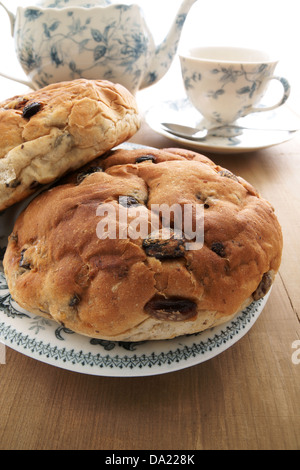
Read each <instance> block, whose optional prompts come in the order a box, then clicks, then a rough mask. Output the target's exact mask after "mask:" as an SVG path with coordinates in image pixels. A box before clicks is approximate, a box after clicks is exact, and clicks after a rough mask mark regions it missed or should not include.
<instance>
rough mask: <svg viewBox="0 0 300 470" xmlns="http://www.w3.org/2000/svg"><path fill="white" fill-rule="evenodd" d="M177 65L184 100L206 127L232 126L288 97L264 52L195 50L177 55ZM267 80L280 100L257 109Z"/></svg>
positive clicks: (285, 84)
mask: <svg viewBox="0 0 300 470" xmlns="http://www.w3.org/2000/svg"><path fill="white" fill-rule="evenodd" d="M180 62H181V69H182V76H183V80H184V86H185V90H186V93H187V96H188V98H189V100H190V102H191V103H192V104H193V105H194V107H195V108H196V109H197V110H198V111H199V112H200V113H201V114H202V116H203V117H204V123H203V124H205V126H206V127H211V126H215V125H223V124H224V125H226V124H230V123H231V124H232V123H234V122H235V121H236V120H237V119H238V118H240V117H242V116H246V115H247V114H250V113H256V112H262V111H270V110H272V109H275V108H278V107H279V106H281V105H283V104H284V103H285V102H286V100H287V99H288V97H289V94H290V84H289V83H288V81H287V79H286V78H283V77H279V76H275V75H274V71H275V68H276V65H277V63H278V60H276V59H274V58H273V57H271V56H270V54H268V53H267V52H263V51H259V50H255V49H245V48H238V47H199V48H194V49H191V50H190V51H189V52H188V53H187V54H185V55H183V54H181V55H180ZM271 80H279V82H280V83H281V84H282V86H283V96H282V98H281V99H280V101H278V102H277V103H275V104H274V105H272V106H263V105H262V104H260V105H259V103H261V101H262V98H263V96H264V95H265V93H266V91H267V89H268V85H269V83H270V81H271Z"/></svg>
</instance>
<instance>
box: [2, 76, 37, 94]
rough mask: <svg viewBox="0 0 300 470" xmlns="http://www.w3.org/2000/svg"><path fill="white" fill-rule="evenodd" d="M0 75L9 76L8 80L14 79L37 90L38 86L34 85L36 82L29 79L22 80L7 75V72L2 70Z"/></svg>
mask: <svg viewBox="0 0 300 470" xmlns="http://www.w3.org/2000/svg"><path fill="white" fill-rule="evenodd" d="M0 76H1V77H4V78H7V79H8V80H13V81H14V82H18V83H22V85H26V86H28V87H29V88H32V90H36V87H35V86H34V84H33V83H32V82H31V81H29V80H22V79H20V78H16V77H11V76H10V75H6V74H5V73H2V72H0Z"/></svg>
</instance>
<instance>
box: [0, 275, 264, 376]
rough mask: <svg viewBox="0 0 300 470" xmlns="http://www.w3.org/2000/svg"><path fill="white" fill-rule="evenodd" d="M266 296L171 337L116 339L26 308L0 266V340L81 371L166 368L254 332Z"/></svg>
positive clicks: (145, 372) (138, 372)
mask: <svg viewBox="0 0 300 470" xmlns="http://www.w3.org/2000/svg"><path fill="white" fill-rule="evenodd" d="M266 300H267V297H266V298H265V299H264V300H261V301H258V302H254V303H253V304H252V305H250V306H249V307H247V308H246V309H245V310H243V311H242V312H240V313H239V314H238V315H237V316H236V317H235V318H234V319H233V320H232V321H231V322H228V323H227V324H225V325H222V326H221V327H217V328H213V329H211V330H208V331H206V332H203V333H197V334H193V335H187V336H184V337H181V338H175V339H174V340H168V341H158V342H157V341H156V342H155V341H149V342H135V343H126V342H116V341H107V340H100V339H92V338H87V337H84V336H81V335H78V334H76V333H74V332H72V331H70V330H68V329H66V328H64V327H62V326H58V325H57V324H55V323H54V322H53V321H50V320H47V319H45V318H41V317H37V316H34V315H31V314H29V313H28V312H25V311H24V310H23V309H21V308H20V307H19V306H18V305H17V304H15V303H14V301H13V300H12V298H11V296H10V293H9V291H8V287H7V283H6V280H5V277H4V274H3V272H2V271H1V269H0V341H3V342H4V343H5V344H7V345H8V346H10V347H12V348H13V349H16V350H18V351H20V352H23V353H24V354H26V355H29V356H31V357H33V358H36V359H39V360H41V361H42V362H46V363H49V364H52V365H57V366H59V367H63V368H65V369H68V370H73V371H76V372H81V373H87V374H94V375H106V376H143V375H153V374H159V373H166V372H171V371H175V370H179V369H182V368H185V367H189V366H192V365H195V364H198V363H200V362H203V361H205V360H208V359H210V358H212V357H214V356H216V355H217V354H219V353H221V352H222V351H224V350H226V349H227V348H228V347H230V346H231V345H232V344H234V343H235V342H236V341H237V340H238V339H240V338H241V337H243V336H244V334H245V333H246V332H247V331H249V329H250V328H251V327H252V325H253V324H254V323H255V321H256V320H257V318H258V317H259V315H260V313H261V311H262V309H263V307H264V305H265V302H266Z"/></svg>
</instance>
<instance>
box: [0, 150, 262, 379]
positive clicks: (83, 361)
mask: <svg viewBox="0 0 300 470" xmlns="http://www.w3.org/2000/svg"><path fill="white" fill-rule="evenodd" d="M122 147H123V148H128V149H130V148H141V147H143V146H141V145H136V144H125V145H124V144H123V145H122ZM37 194H38V193H36V194H35V195H34V196H31V197H30V198H28V199H26V200H25V201H23V202H21V203H19V204H16V205H15V206H13V207H12V208H10V209H7V210H6V211H4V212H2V213H1V214H0V342H2V343H4V344H5V345H6V346H8V347H10V348H12V349H14V350H16V351H18V352H20V353H22V354H25V355H26V356H29V357H31V358H33V359H36V360H38V361H41V362H44V363H47V364H50V365H52V366H56V367H59V368H62V369H66V370H70V371H74V372H78V373H82V374H89V375H97V376H107V377H143V376H150V375H158V374H165V373H169V372H175V371H178V370H181V369H184V368H187V367H191V366H194V365H197V364H200V363H202V362H205V361H207V360H209V359H212V358H213V357H215V356H217V355H218V354H220V353H222V352H224V351H225V350H227V349H228V348H230V347H231V346H232V345H233V344H235V343H236V342H237V341H238V340H240V339H241V338H242V337H243V336H244V335H245V334H246V333H247V332H248V331H249V330H250V329H251V328H252V326H253V325H254V323H255V322H256V320H257V319H258V317H259V315H260V314H261V312H262V310H263V308H264V306H265V304H266V302H267V300H268V297H269V295H270V293H269V294H268V295H267V296H266V297H265V298H264V299H262V300H260V301H258V302H253V303H252V304H251V305H250V306H249V307H247V308H246V309H245V310H243V311H241V312H239V313H238V314H237V315H236V316H235V318H234V319H232V320H231V321H229V322H227V323H224V324H223V325H220V326H218V327H215V328H211V329H209V330H206V331H204V332H201V333H198V334H193V335H186V336H181V337H178V338H174V339H171V340H166V341H147V342H141V343H125V342H116V341H107V340H99V339H93V338H89V337H87V336H83V335H80V334H77V333H74V332H72V331H70V330H69V329H67V328H64V327H62V326H61V325H59V324H58V323H56V322H54V321H51V320H48V319H45V318H42V317H39V316H36V315H34V314H32V313H30V312H27V311H26V310H24V309H22V308H21V307H20V306H19V305H18V304H17V303H16V302H15V301H14V300H13V299H12V297H11V295H10V293H9V289H8V286H7V282H6V279H5V276H4V273H3V266H2V262H1V260H3V256H4V252H5V247H6V245H7V237H8V235H9V234H10V233H11V232H12V230H13V226H14V222H15V220H16V218H17V217H18V215H19V214H20V212H21V211H22V210H23V209H24V208H25V207H26V206H27V205H28V203H29V202H30V201H31V200H32V199H33V198H34V197H36V195H37Z"/></svg>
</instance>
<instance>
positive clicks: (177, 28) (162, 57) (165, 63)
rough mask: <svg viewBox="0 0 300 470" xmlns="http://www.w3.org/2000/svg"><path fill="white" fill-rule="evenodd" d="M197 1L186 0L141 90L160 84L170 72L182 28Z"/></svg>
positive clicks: (156, 54) (159, 47)
mask: <svg viewBox="0 0 300 470" xmlns="http://www.w3.org/2000/svg"><path fill="white" fill-rule="evenodd" d="M196 1H197V0H184V1H183V3H182V4H181V6H180V8H179V10H178V12H177V15H176V18H175V20H174V22H173V24H172V25H171V28H170V31H169V33H168V35H167V36H166V38H165V39H164V40H163V41H162V43H161V44H159V45H158V46H157V47H156V50H155V54H154V57H153V59H152V62H151V63H150V65H149V68H148V70H147V72H146V74H145V76H144V79H143V82H142V84H141V86H140V89H143V88H147V87H148V86H150V85H154V83H156V82H158V80H160V79H161V78H162V77H163V76H164V75H165V74H166V73H167V71H168V70H169V68H170V66H171V64H172V62H173V59H174V57H175V54H176V52H177V48H178V44H179V40H180V37H181V33H182V28H183V25H184V23H185V20H186V17H187V15H188V12H189V11H190V9H191V7H192V5H193V4H194V3H195V2H196Z"/></svg>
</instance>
